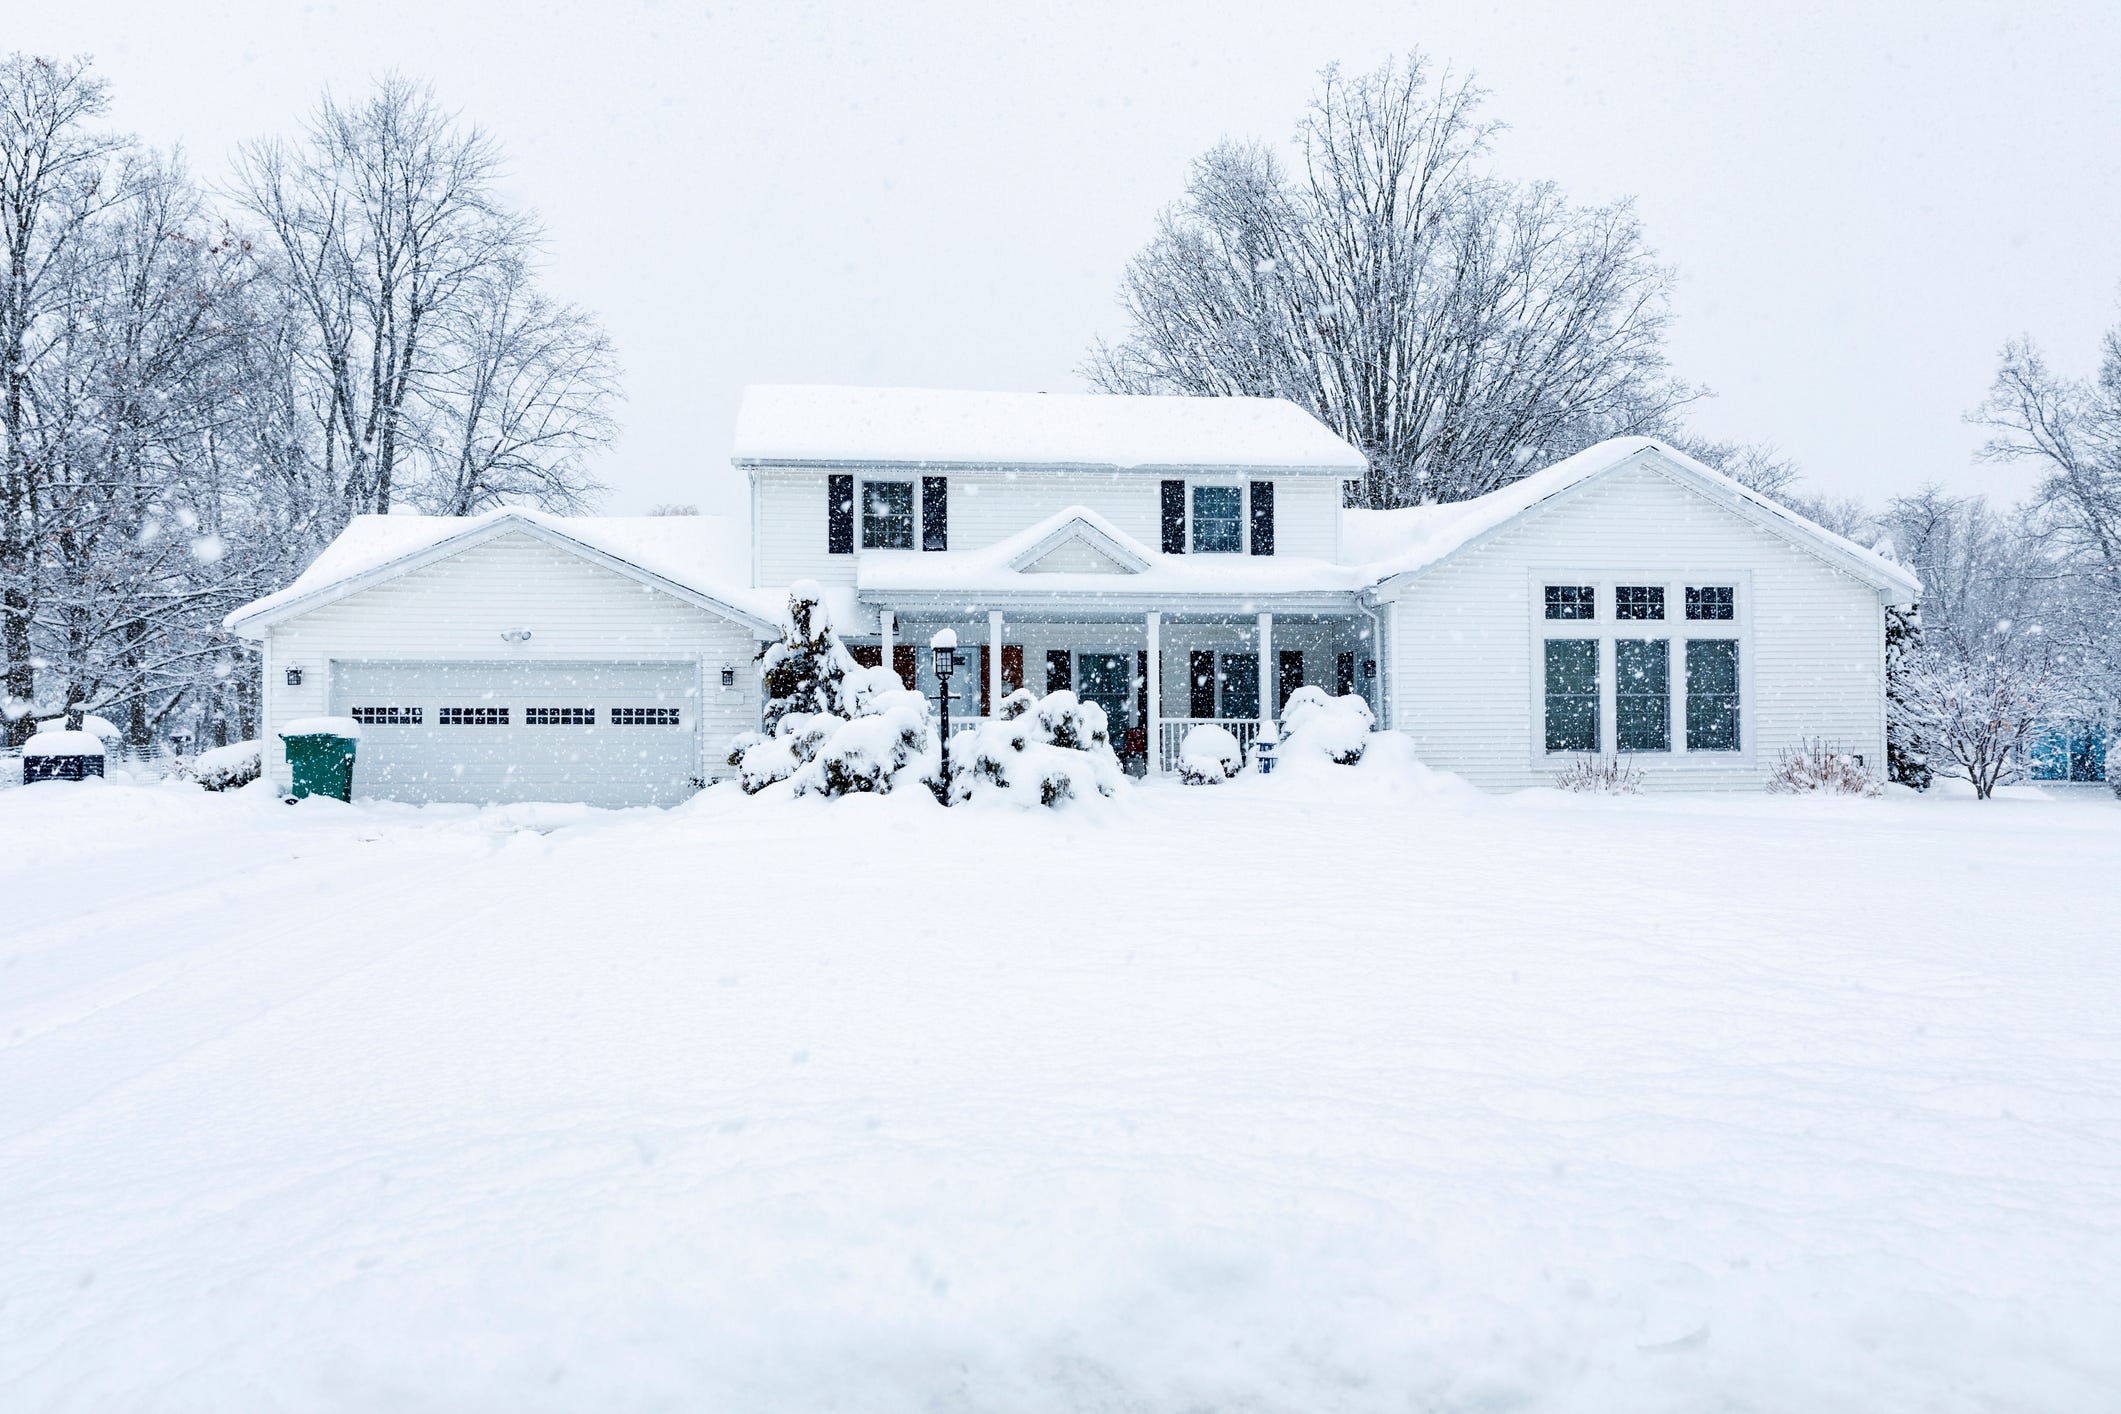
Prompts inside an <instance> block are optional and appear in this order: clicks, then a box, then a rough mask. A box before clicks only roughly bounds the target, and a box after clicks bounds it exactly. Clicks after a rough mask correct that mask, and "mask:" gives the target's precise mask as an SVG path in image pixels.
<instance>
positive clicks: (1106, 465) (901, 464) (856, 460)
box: [729, 457, 1366, 481]
mask: <svg viewBox="0 0 2121 1414" xmlns="http://www.w3.org/2000/svg"><path fill="white" fill-rule="evenodd" d="M729 464H730V465H731V466H733V467H735V468H737V469H738V470H739V471H744V472H751V471H757V470H759V469H760V468H763V467H780V468H786V469H788V470H790V471H853V470H861V471H925V472H962V473H970V472H980V471H992V472H1005V473H1006V472H1011V471H1036V472H1054V473H1067V474H1071V475H1072V474H1082V475H1090V476H1244V477H1252V478H1256V479H1269V478H1289V479H1293V478H1297V477H1305V476H1321V477H1331V478H1333V479H1334V480H1335V481H1349V480H1353V479H1354V478H1356V477H1359V476H1361V475H1362V474H1363V472H1364V470H1365V469H1366V468H1365V465H1353V466H1312V465H1289V464H1284V463H1281V462H1229V461H1217V462H1081V461H1030V460H1016V461H999V460H990V461H937V460H933V459H928V458H922V459H918V460H913V459H907V458H864V457H731V458H730V459H729Z"/></svg>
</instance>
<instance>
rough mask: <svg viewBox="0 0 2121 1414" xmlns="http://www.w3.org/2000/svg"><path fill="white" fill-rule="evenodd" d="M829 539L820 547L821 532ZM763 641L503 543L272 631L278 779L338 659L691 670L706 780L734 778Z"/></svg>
mask: <svg viewBox="0 0 2121 1414" xmlns="http://www.w3.org/2000/svg"><path fill="white" fill-rule="evenodd" d="M820 495H821V496H822V491H821V492H820ZM819 536H820V541H821V542H822V538H823V531H822V529H820V531H819ZM526 628H527V629H529V630H530V631H531V637H530V639H529V640H528V641H527V642H512V641H507V640H504V639H503V638H502V637H501V635H502V634H503V633H504V632H512V631H516V630H520V629H526ZM757 646H758V645H757V640H756V639H754V638H753V636H752V634H751V631H750V629H748V628H747V627H745V626H744V625H742V624H738V623H735V622H732V621H731V620H729V619H726V618H723V617H722V616H721V615H719V614H716V613H712V612H710V611H709V610H706V609H703V608H700V607H697V606H695V605H693V604H689V603H686V602H685V601H684V600H682V599H678V598H676V597H674V596H672V595H670V594H667V593H665V592H663V591H662V590H659V589H656V588H654V587H652V586H650V585H646V584H643V583H641V582H640V581H639V580H636V579H633V578H631V577H629V576H627V575H624V574H620V573H618V572H616V571H614V570H609V569H606V568H604V567H603V566H601V565H598V564H594V563H591V562H590V561H588V560H585V559H583V558H582V557H581V556H579V555H576V554H574V553H572V552H570V551H568V550H565V549H562V548H560V547H558V546H556V545H553V544H550V543H548V542H546V541H544V540H540V539H538V538H537V537H536V536H533V535H529V534H525V533H522V532H512V533H509V534H505V535H500V536H497V537H495V538H493V539H490V540H485V541H481V542H480V543H478V544H476V545H473V546H470V547H469V548H467V549H464V550H461V551H459V552H458V553H456V554H454V555H451V556H449V557H447V558H445V559H442V560H437V561H435V562H434V563H432V564H429V565H424V566H422V567H421V568H419V569H415V570H411V571H409V572H407V573H405V574H402V575H399V576H398V577H396V578H395V579H390V580H386V581H384V582H383V583H381V584H378V585H376V586H374V587H373V588H369V589H364V590H361V591H360V592H358V593H355V594H350V595H348V596H347V597H346V598H344V599H340V600H338V601H336V602H334V603H330V604H326V605H323V606H322V607H320V608H317V609H314V610H312V611H310V612H309V613H306V614H303V615H300V616H298V617H296V618H293V619H289V620H287V621H285V622H283V623H280V624H276V625H274V626H273V627H272V628H271V629H270V630H269V631H268V634H267V638H266V641H265V645H264V649H265V652H264V657H265V663H264V667H265V702H264V713H263V726H264V740H265V742H266V743H267V746H268V750H267V751H266V752H265V763H266V772H267V775H268V776H270V777H271V778H272V779H273V780H276V781H278V782H280V783H282V784H285V783H286V781H287V764H286V758H285V756H284V755H283V753H282V752H281V751H280V750H278V749H277V743H278V737H277V735H276V733H277V732H278V731H279V729H280V726H281V724H283V723H285V722H288V721H291V720H293V719H295V718H298V717H310V716H316V715H318V714H320V713H322V712H324V711H325V710H326V704H327V703H328V702H329V701H330V679H331V671H332V664H333V663H334V662H335V661H344V662H352V661H381V660H399V661H401V660H418V659H434V660H457V661H495V660H504V661H514V662H529V663H535V662H541V661H551V660H559V661H574V662H598V661H603V662H608V661H626V662H651V663H652V662H681V663H685V664H688V665H691V668H692V670H693V671H694V672H695V673H696V674H697V680H698V681H699V684H700V697H699V711H698V714H697V715H698V722H697V729H696V733H695V735H696V737H697V746H696V751H697V755H698V758H699V764H700V770H701V774H703V775H705V776H709V777H712V776H718V775H724V774H727V768H726V767H725V766H724V764H723V757H724V756H725V755H726V754H727V751H728V745H729V741H730V739H731V738H733V737H735V736H736V735H737V734H738V733H739V732H744V731H751V730H755V729H756V727H757V724H758V718H759V703H758V688H757V675H756V673H755V672H754V671H753V667H752V658H753V655H754V654H755V653H756V652H757ZM725 664H727V665H730V666H733V667H734V668H735V670H736V674H735V676H736V686H734V687H732V688H723V687H722V686H721V669H722V667H723V666H724V665H725ZM290 665H299V666H300V667H301V668H302V670H303V672H302V685H301V686H300V687H289V686H287V685H286V678H285V674H286V669H287V667H288V666H290ZM376 705H381V706H390V705H394V704H390V703H379V704H376ZM536 705H539V706H556V707H567V706H577V705H585V704H580V703H575V702H571V701H557V700H556V701H552V702H540V703H538V704H536ZM429 720H430V721H432V718H430V719H429ZM379 730H381V728H379ZM356 760H357V763H358V757H357V758H356ZM355 770H356V772H357V773H358V771H359V766H358V764H356V767H355Z"/></svg>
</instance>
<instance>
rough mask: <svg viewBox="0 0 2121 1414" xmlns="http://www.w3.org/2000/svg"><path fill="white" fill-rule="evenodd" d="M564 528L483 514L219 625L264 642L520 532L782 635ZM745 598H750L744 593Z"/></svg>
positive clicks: (739, 609)
mask: <svg viewBox="0 0 2121 1414" xmlns="http://www.w3.org/2000/svg"><path fill="white" fill-rule="evenodd" d="M556 522H557V523H556ZM563 524H564V518H562V517H548V516H544V515H541V514H538V513H535V512H527V511H524V510H523V509H522V508H520V507H514V506H508V507H502V508H501V509H499V510H495V511H489V512H487V513H486V514H485V515H483V516H479V517H474V518H472V519H470V520H467V521H464V522H463V523H461V524H455V525H452V526H451V527H450V528H449V529H447V530H446V531H443V532H442V533H440V534H439V535H437V537H436V538H434V539H432V540H429V541H425V542H423V543H421V544H419V545H415V546H411V547H408V548H407V549H405V550H403V551H401V552H399V553H397V554H394V555H391V556H388V557H386V558H384V559H380V560H377V561H375V562H373V563H370V564H364V565H360V566H358V567H356V568H354V569H350V570H348V571H347V572H346V573H344V574H340V575H335V576H333V577H332V578H330V579H328V580H325V581H323V582H321V583H318V584H313V585H309V586H307V587H302V586H301V583H300V580H299V579H298V580H297V581H296V583H295V584H293V585H290V586H288V587H287V588H286V589H282V590H278V591H276V592H275V593H272V594H268V595H265V596H264V597H263V598H259V599H254V600H252V601H251V602H250V603H248V604H245V605H243V606H242V607H241V608H238V609H234V610H232V611H230V612H229V613H228V614H227V615H226V616H225V617H224V618H223V619H222V620H221V626H222V627H223V628H225V629H227V630H228V631H229V632H230V633H233V634H235V635H236V636H238V637H239V638H243V639H247V640H249V641H251V642H260V641H262V640H263V639H264V637H265V632H266V630H268V629H270V628H271V627H272V626H273V625H274V624H276V623H281V622H284V621H285V620H287V619H290V618H294V617H297V616H298V615H301V614H304V613H308V612H310V611H311V610H313V609H317V608H320V607H322V606H323V605H325V604H329V603H334V602H336V601H337V600H340V599H343V598H345V597H347V596H348V595H351V594H357V593H359V592H360V591H361V590H363V589H367V588H371V587H373V586H374V585H377V584H381V583H384V582H385V581H387V580H391V579H395V578H397V577H398V576H399V575H401V574H406V573H409V572H411V571H412V570H415V569H418V568H420V567H421V566H422V565H426V564H431V563H433V562H434V561H436V560H440V559H445V558H447V557H448V556H450V555H452V554H456V553H458V552H460V551H462V550H465V549H469V548H470V547H471V546H473V545H475V544H478V543H479V542H481V541H484V540H488V539H492V538H493V537H495V536H497V535H502V534H507V533H510V532H512V531H516V530H521V531H524V532H527V533H529V534H531V535H534V536H536V537H538V538H539V539H542V540H545V541H546V542H548V543H550V544H555V545H559V546H561V547H563V548H565V549H568V550H570V551H572V552H573V553H575V554H579V555H581V556H583V557H584V558H585V559H588V560H591V561H592V562H594V563H598V564H601V565H603V566H604V567H606V568H608V569H611V570H613V571H615V572H617V573H620V574H624V575H627V576H628V577H630V578H633V579H637V580H639V581H641V582H642V583H644V584H648V585H651V586H652V587H654V588H657V589H660V590H662V591H664V592H665V593H668V594H670V595H672V596H673V597H675V598H679V599H683V600H685V601H687V602H689V603H693V604H697V605H699V606H700V607H702V608H705V609H708V610H710V611H711V612H714V613H717V614H720V615H722V616H724V617H726V618H729V619H731V620H733V621H735V622H737V623H740V624H742V625H744V626H745V627H746V628H748V629H750V630H751V632H752V633H753V635H754V636H756V637H759V638H771V637H773V636H775V635H777V634H778V633H779V632H780V626H779V625H778V624H777V623H776V622H774V620H773V619H772V617H771V616H770V615H767V614H763V613H762V612H761V611H760V609H759V608H758V607H757V606H756V605H752V606H749V607H747V606H745V605H743V604H739V603H737V602H735V601H734V599H733V598H732V597H728V595H729V591H728V590H727V589H726V588H723V589H722V591H721V592H720V593H716V592H711V591H709V590H706V589H702V588H701V587H699V586H698V585H694V584H688V583H686V582H684V581H682V580H679V579H674V578H672V577H671V576H669V575H666V574H663V573H661V572H659V571H657V570H655V569H652V568H650V567H648V566H645V565H641V564H638V563H635V562H634V561H632V560H630V559H628V558H626V557H625V556H624V555H622V554H618V553H615V552H613V551H611V550H609V549H606V548H605V547H603V546H599V545H596V544H594V543H592V542H590V541H588V540H585V539H583V538H581V537H580V536H579V535H570V534H568V533H567V531H566V530H565V529H563V528H561V526H562V525H563ZM745 597H747V598H748V597H752V596H750V595H749V594H746V596H745Z"/></svg>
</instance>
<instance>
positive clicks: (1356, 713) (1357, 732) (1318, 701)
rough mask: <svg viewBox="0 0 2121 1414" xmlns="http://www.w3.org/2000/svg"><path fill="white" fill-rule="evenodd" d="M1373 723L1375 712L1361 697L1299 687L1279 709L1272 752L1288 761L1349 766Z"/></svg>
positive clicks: (1361, 749)
mask: <svg viewBox="0 0 2121 1414" xmlns="http://www.w3.org/2000/svg"><path fill="white" fill-rule="evenodd" d="M1376 727H1377V717H1376V714H1374V713H1373V712H1371V711H1370V704H1369V703H1368V702H1365V701H1364V700H1363V699H1362V698H1360V697H1357V696H1354V695H1353V694H1350V695H1349V696H1346V697H1331V696H1328V695H1327V693H1326V690H1325V689H1324V688H1322V687H1299V688H1298V689H1296V691H1294V692H1292V693H1290V694H1289V700H1288V702H1287V704H1286V705H1284V706H1283V707H1282V709H1281V745H1280V747H1278V748H1277V749H1276V755H1278V756H1279V757H1280V759H1281V760H1282V762H1283V763H1285V764H1291V765H1302V764H1309V763H1320V762H1323V763H1330V764H1332V765H1335V766H1352V765H1354V764H1355V763H1356V762H1358V761H1360V760H1362V757H1363V753H1364V752H1365V751H1367V750H1368V749H1369V745H1370V738H1371V737H1372V736H1374V735H1375V734H1376Z"/></svg>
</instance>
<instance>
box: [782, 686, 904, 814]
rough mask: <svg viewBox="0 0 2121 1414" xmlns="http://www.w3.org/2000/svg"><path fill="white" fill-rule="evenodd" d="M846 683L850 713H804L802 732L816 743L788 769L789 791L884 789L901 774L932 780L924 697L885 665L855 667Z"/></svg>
mask: <svg viewBox="0 0 2121 1414" xmlns="http://www.w3.org/2000/svg"><path fill="white" fill-rule="evenodd" d="M848 683H849V686H850V689H851V690H850V692H849V694H848V695H849V699H850V702H851V705H852V707H853V710H854V715H853V716H852V717H851V718H847V719H844V720H842V719H840V718H836V717H826V716H822V715H821V716H815V717H810V718H807V719H806V721H807V724H808V725H807V726H806V727H805V728H804V734H805V736H806V737H808V738H810V739H812V740H814V742H815V745H814V746H813V747H812V749H811V753H810V757H809V760H808V761H807V762H806V763H805V764H804V765H803V766H802V767H801V768H800V769H798V770H796V771H794V772H793V773H792V774H791V777H790V778H791V779H792V780H793V782H794V789H793V793H794V794H796V795H822V796H826V797H836V796H842V795H859V794H874V795H888V794H890V792H891V790H892V787H893V786H895V785H897V784H898V783H899V782H900V780H901V779H902V778H903V779H907V780H914V781H921V782H926V783H932V782H933V780H934V779H935V777H936V776H937V775H938V774H939V773H940V771H939V768H940V766H941V760H940V756H941V753H940V750H939V748H938V746H937V744H936V736H935V729H934V728H933V727H932V726H931V725H930V723H929V715H928V699H927V698H925V697H923V696H921V694H919V693H918V692H910V691H908V690H907V689H906V687H905V685H904V684H902V683H901V682H900V681H899V678H898V674H896V673H894V672H892V671H891V670H890V669H889V668H857V669H856V670H855V671H854V673H852V674H850V675H849V678H848ZM909 770H910V772H911V774H910V775H908V772H909Z"/></svg>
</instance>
